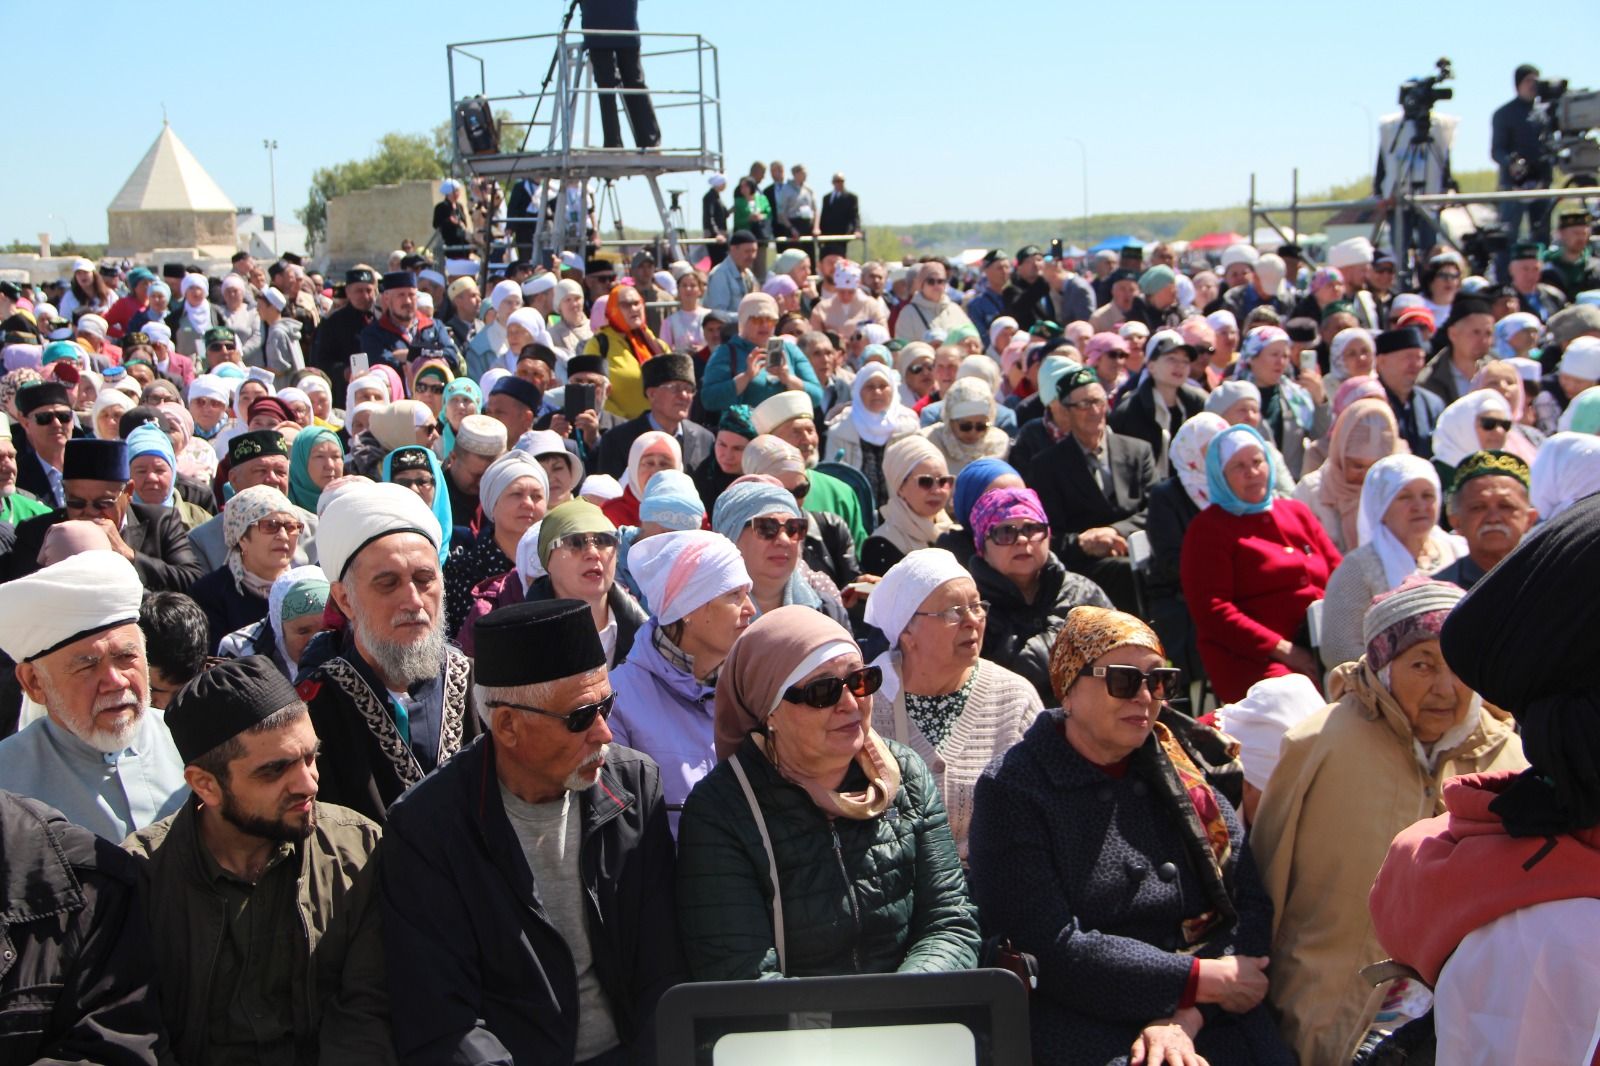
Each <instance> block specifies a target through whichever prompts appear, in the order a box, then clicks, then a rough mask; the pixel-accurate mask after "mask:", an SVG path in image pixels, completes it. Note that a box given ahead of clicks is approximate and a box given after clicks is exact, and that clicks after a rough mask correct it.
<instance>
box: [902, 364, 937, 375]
mask: <svg viewBox="0 0 1600 1066" xmlns="http://www.w3.org/2000/svg"><path fill="white" fill-rule="evenodd" d="M932 369H933V364H932V363H917V364H916V365H915V366H908V367H906V373H907V374H926V373H928V372H929V371H931V370H932Z"/></svg>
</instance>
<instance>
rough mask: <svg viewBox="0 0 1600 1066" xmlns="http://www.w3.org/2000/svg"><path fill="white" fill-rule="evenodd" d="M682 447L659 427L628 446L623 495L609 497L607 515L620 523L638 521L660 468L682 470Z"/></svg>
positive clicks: (632, 523)
mask: <svg viewBox="0 0 1600 1066" xmlns="http://www.w3.org/2000/svg"><path fill="white" fill-rule="evenodd" d="M682 469H683V449H682V448H681V447H680V446H679V444H678V440H677V438H676V437H674V436H672V435H671V434H670V433H662V432H661V431H659V430H647V431H646V432H644V433H641V434H639V436H638V437H636V438H635V439H634V442H633V444H631V445H630V446H629V447H628V465H627V467H626V469H625V470H624V471H623V474H622V495H621V496H619V497H617V498H616V499H614V500H608V501H607V502H606V505H605V508H604V510H605V512H606V517H607V518H609V519H611V521H612V522H613V523H614V524H616V525H618V526H636V525H638V524H639V501H640V500H642V499H644V487H645V486H646V485H648V484H649V483H650V478H651V477H652V476H654V475H655V474H656V473H657V472H658V471H661V470H682Z"/></svg>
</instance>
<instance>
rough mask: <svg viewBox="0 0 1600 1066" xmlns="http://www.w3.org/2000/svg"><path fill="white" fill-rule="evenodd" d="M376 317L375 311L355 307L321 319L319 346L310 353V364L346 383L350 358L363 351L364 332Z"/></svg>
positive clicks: (317, 343)
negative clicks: (362, 333)
mask: <svg viewBox="0 0 1600 1066" xmlns="http://www.w3.org/2000/svg"><path fill="white" fill-rule="evenodd" d="M375 318H377V315H376V314H375V313H374V312H372V311H358V310H356V308H355V306H354V305H352V304H345V305H344V306H343V307H341V308H339V310H337V311H335V312H334V313H333V314H331V315H329V316H328V317H327V318H324V319H323V320H322V324H321V325H320V326H318V327H317V339H316V347H315V348H314V349H313V350H312V352H311V365H312V366H314V367H316V368H317V369H319V370H322V371H324V372H326V373H327V375H328V376H329V377H330V378H332V379H333V380H334V381H343V380H344V379H345V371H346V370H347V369H348V368H349V366H350V357H351V356H352V355H354V354H356V353H357V352H359V351H360V350H361V341H360V340H359V339H358V338H359V337H360V336H361V331H362V330H364V329H366V328H367V326H369V325H371V324H372V320H373V319H375Z"/></svg>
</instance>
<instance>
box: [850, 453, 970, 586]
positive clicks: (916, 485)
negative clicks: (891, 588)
mask: <svg viewBox="0 0 1600 1066" xmlns="http://www.w3.org/2000/svg"><path fill="white" fill-rule="evenodd" d="M883 476H884V480H885V481H886V482H887V483H888V485H889V486H890V487H891V488H892V490H893V492H894V495H893V496H891V497H889V498H888V500H887V501H886V502H885V503H884V504H883V506H882V507H881V508H879V513H880V514H881V515H882V516H883V521H882V523H880V524H879V526H878V528H876V529H874V530H873V531H872V533H871V535H870V536H868V537H867V539H866V541H865V542H864V543H863V544H862V545H861V569H862V571H863V572H864V573H868V574H880V575H881V574H886V573H888V572H889V568H890V567H891V566H893V565H894V564H895V563H897V562H899V561H900V560H901V559H903V558H905V556H906V555H908V554H909V553H911V552H914V551H916V550H917V549H919V548H929V547H932V546H933V544H934V542H935V541H937V540H938V539H939V535H940V534H942V533H944V532H946V531H948V530H950V529H954V528H955V522H953V521H951V519H950V516H949V515H947V514H946V513H945V507H946V506H947V505H948V504H949V502H950V490H951V488H952V487H953V486H954V485H955V481H956V479H955V478H954V477H951V476H950V469H949V467H948V466H947V465H946V464H945V458H944V453H943V452H941V451H940V450H939V449H938V448H935V447H934V446H933V444H932V443H931V442H930V441H929V440H928V439H927V438H926V437H922V436H919V435H916V434H913V435H912V436H909V437H902V438H901V439H900V440H897V441H895V442H894V443H893V444H891V445H889V447H888V448H887V449H885V451H884V453H883Z"/></svg>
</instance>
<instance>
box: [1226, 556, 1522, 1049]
mask: <svg viewBox="0 0 1600 1066" xmlns="http://www.w3.org/2000/svg"><path fill="white" fill-rule="evenodd" d="M1461 596H1462V593H1461V590H1460V589H1459V588H1457V587H1456V586H1454V585H1450V584H1446V583H1444V582H1440V581H1432V580H1429V579H1426V578H1423V577H1421V576H1417V577H1413V578H1410V579H1408V580H1407V581H1406V583H1405V584H1403V585H1402V586H1401V587H1400V589H1399V590H1398V591H1395V592H1389V593H1385V594H1384V595H1383V596H1380V597H1379V598H1378V599H1377V601H1376V602H1373V603H1372V604H1371V605H1370V610H1367V611H1365V612H1364V614H1365V618H1364V620H1363V621H1362V629H1361V632H1362V640H1363V642H1364V645H1365V650H1364V652H1362V653H1360V654H1358V656H1357V657H1356V660H1355V661H1351V662H1346V663H1345V664H1343V665H1342V666H1340V667H1338V668H1337V669H1335V670H1334V672H1333V674H1332V676H1331V677H1330V678H1329V683H1328V696H1329V698H1331V699H1333V700H1334V701H1336V702H1335V703H1334V704H1333V705H1332V706H1330V707H1328V708H1326V709H1324V710H1323V711H1321V712H1320V713H1318V714H1315V715H1312V716H1311V717H1310V718H1307V719H1305V720H1304V721H1302V722H1301V723H1300V724H1299V725H1296V726H1295V727H1294V728H1292V729H1290V730H1289V731H1288V733H1287V734H1286V735H1285V736H1284V739H1283V745H1282V751H1281V754H1280V756H1279V760H1278V765H1277V768H1276V769H1274V770H1273V772H1272V777H1271V779H1270V780H1269V781H1268V783H1267V787H1266V790H1265V792H1264V793H1263V795H1262V798H1261V806H1260V808H1259V810H1258V811H1257V815H1256V821H1255V824H1254V826H1253V827H1252V828H1251V831H1250V841H1251V844H1252V845H1253V846H1254V847H1255V848H1256V851H1257V853H1258V854H1259V855H1260V859H1261V869H1262V874H1263V879H1264V880H1265V882H1266V886H1267V891H1268V893H1269V894H1270V895H1271V896H1272V904H1273V911H1274V915H1275V922H1274V932H1273V942H1272V957H1273V965H1272V989H1271V993H1270V995H1271V998H1272V1004H1273V1006H1274V1007H1275V1008H1277V1010H1278V1012H1279V1014H1280V1016H1281V1018H1282V1024H1283V1033H1284V1036H1285V1037H1286V1038H1287V1039H1288V1040H1289V1042H1290V1043H1291V1044H1293V1045H1294V1047H1295V1050H1296V1051H1298V1052H1299V1054H1300V1061H1301V1062H1305V1063H1323V1062H1328V1063H1332V1062H1348V1061H1349V1060H1350V1052H1351V1050H1352V1049H1353V1048H1354V1047H1355V1045H1356V1042H1357V1041H1358V1040H1359V1039H1360V1038H1361V1037H1362V1035H1363V1032H1364V1029H1365V1027H1366V1023H1367V1020H1368V1019H1367V1017H1366V1004H1367V1002H1368V993H1369V989H1370V986H1369V984H1368V983H1367V982H1366V981H1365V980H1364V979H1362V977H1361V975H1360V971H1361V968H1362V967H1363V966H1368V965H1370V964H1372V963H1375V962H1378V961H1380V960H1381V959H1383V958H1384V953H1383V951H1382V950H1381V949H1380V948H1379V946H1378V942H1377V939H1376V938H1375V937H1374V936H1373V932H1372V921H1371V918H1370V917H1369V915H1368V911H1367V893H1368V891H1369V889H1370V888H1371V887H1372V879H1373V875H1374V874H1376V873H1377V872H1378V867H1379V864H1380V863H1382V861H1383V856H1384V852H1385V851H1386V850H1387V848H1388V847H1389V842H1390V841H1391V840H1392V839H1394V835H1395V834H1396V833H1398V832H1399V831H1400V830H1402V829H1404V828H1405V827H1406V826H1408V825H1410V824H1411V823H1412V822H1414V821H1416V820H1417V819H1418V818H1419V817H1429V816H1432V815H1435V814H1438V813H1439V812H1440V810H1441V809H1442V807H1441V805H1440V799H1439V792H1440V786H1441V785H1442V784H1443V783H1444V781H1445V780H1446V779H1447V778H1451V777H1454V776H1456V775H1457V774H1478V773H1485V772H1488V771H1494V770H1520V769H1522V768H1523V767H1525V766H1526V765H1527V763H1526V761H1525V760H1524V759H1523V757H1522V746H1521V744H1520V743H1519V742H1518V740H1517V737H1516V734H1515V731H1514V730H1513V728H1512V726H1511V724H1510V723H1509V722H1507V721H1505V720H1504V716H1503V715H1501V714H1500V713H1499V712H1497V711H1494V710H1492V709H1491V708H1489V707H1487V706H1486V705H1485V704H1484V703H1483V702H1482V700H1480V699H1479V698H1478V696H1477V695H1476V694H1474V693H1473V692H1472V691H1471V690H1470V689H1469V688H1468V687H1467V686H1466V685H1465V684H1463V683H1462V682H1461V681H1460V680H1459V679H1458V678H1457V677H1456V676H1455V674H1454V673H1453V672H1452V671H1451V669H1450V666H1449V664H1448V663H1446V662H1445V659H1444V656H1443V655H1442V654H1441V652H1440V647H1439V633H1440V630H1441V629H1442V627H1443V625H1444V620H1445V617H1446V616H1447V615H1448V614H1449V613H1450V610H1451V608H1452V607H1454V606H1455V604H1456V603H1457V602H1458V601H1459V600H1460V599H1461ZM1334 842H1336V846H1333V845H1334Z"/></svg>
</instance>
